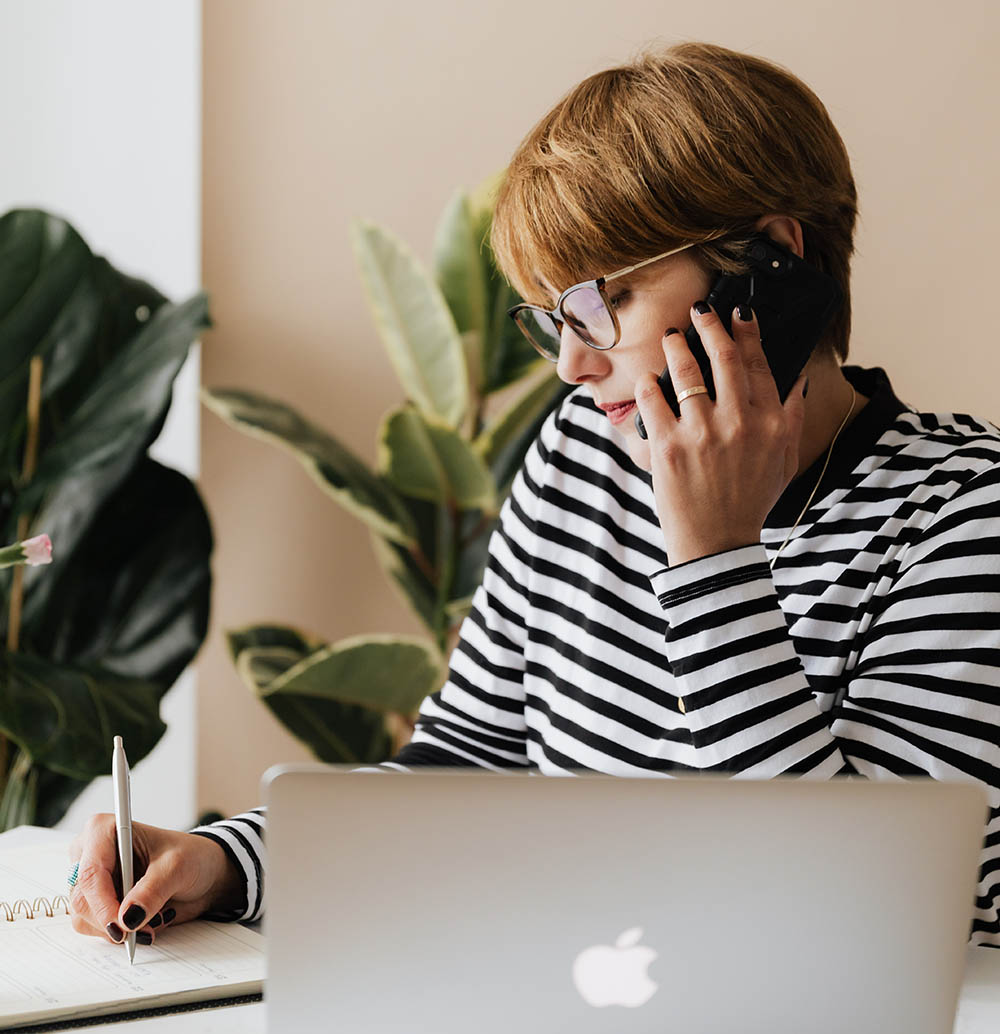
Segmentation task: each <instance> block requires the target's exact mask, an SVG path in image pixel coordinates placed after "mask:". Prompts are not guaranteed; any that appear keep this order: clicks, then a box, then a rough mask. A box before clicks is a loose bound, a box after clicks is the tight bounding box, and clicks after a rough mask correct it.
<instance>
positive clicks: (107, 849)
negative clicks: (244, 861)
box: [69, 815, 245, 943]
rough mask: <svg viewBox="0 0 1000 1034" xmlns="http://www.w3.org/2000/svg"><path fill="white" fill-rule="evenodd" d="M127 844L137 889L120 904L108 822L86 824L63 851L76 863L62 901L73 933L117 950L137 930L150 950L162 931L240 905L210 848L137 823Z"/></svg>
mask: <svg viewBox="0 0 1000 1034" xmlns="http://www.w3.org/2000/svg"><path fill="white" fill-rule="evenodd" d="M132 843H133V852H134V855H135V873H136V883H135V886H134V887H133V888H132V890H131V891H130V892H129V893H128V894H127V895H126V896H125V900H124V901H122V900H121V899H120V894H119V888H120V880H121V869H120V866H119V864H118V841H117V838H116V834H115V817H114V815H94V816H92V817H91V818H90V819H89V820H88V821H87V824H86V825H85V826H84V828H83V831H82V832H81V833H80V835H79V836H78V837H77V838H76V839H75V840H74V841H73V843H72V844H71V845H70V858H71V860H72V861H74V862H79V870H78V872H77V880H76V884H75V886H74V887H73V889H72V891H71V892H70V896H69V902H70V914H71V915H72V919H73V928H74V929H75V930H76V931H77V932H78V933H85V934H92V935H94V936H98V937H108V938H110V939H111V940H112V941H115V942H119V943H120V942H121V941H122V940H123V939H124V937H125V934H126V933H128V932H129V931H131V930H137V931H139V934H138V937H137V939H138V940H139V941H140V943H152V941H153V939H154V938H155V937H156V933H157V931H158V930H160V929H163V927H164V926H166V925H168V924H176V923H183V922H184V921H185V920H188V919H194V918H196V917H197V916H199V915H202V914H203V913H205V912H209V911H211V912H225V911H230V910H232V909H235V908H237V907H238V906H239V905H240V903H241V900H242V896H243V895H244V894H245V888H244V885H243V883H242V880H241V877H240V874H239V872H238V871H237V869H236V866H234V865H233V864H232V863H231V862H230V861H229V859H228V858H227V856H226V853H225V852H224V851H223V849H222V848H221V847H220V846H219V845H218V844H217V843H215V842H214V841H212V840H209V839H208V838H207V837H202V836H195V835H194V834H192V833H179V832H176V831H175V830H172V829H158V828H157V827H155V826H145V825H142V824H141V823H138V822H136V823H133V825H132Z"/></svg>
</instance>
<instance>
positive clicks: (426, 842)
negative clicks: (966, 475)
mask: <svg viewBox="0 0 1000 1034" xmlns="http://www.w3.org/2000/svg"><path fill="white" fill-rule="evenodd" d="M265 788H266V797H267V802H268V808H269V819H268V826H269V835H268V843H269V866H268V878H269V881H270V882H269V897H270V904H269V908H268V913H267V915H266V917H265V932H266V933H267V937H268V952H269V963H268V980H267V987H266V992H265V1002H266V1009H267V1020H268V1030H269V1031H272V1032H282V1034H285V1032H299V1031H302V1032H306V1031H308V1032H316V1031H335V1032H338V1034H402V1032H407V1031H413V1032H419V1034H425V1032H426V1034H430V1032H434V1034H494V1032H496V1034H499V1032H503V1034H510V1032H511V1031H517V1032H523V1034H536V1032H538V1034H542V1032H544V1034H554V1032H562V1031H567V1032H569V1031H572V1032H574V1034H575V1032H580V1034H587V1032H598V1031H599V1032H601V1034H609V1032H610V1034H632V1032H634V1034H653V1032H656V1034H665V1032H677V1034H758V1032H759V1034H845V1032H850V1034H868V1032H871V1034H951V1031H952V1025H953V1022H954V1015H955V1007H956V1002H957V997H958V992H959V987H960V983H961V979H962V973H963V964H964V961H965V948H966V942H967V939H968V935H969V929H970V923H971V915H972V908H973V902H974V893H975V882H976V873H977V862H978V857H979V850H980V846H981V841H982V836H983V823H984V819H985V815H986V808H987V800H986V794H985V792H984V790H983V789H982V788H981V787H978V786H972V785H962V784H945V783H939V782H931V781H927V782H916V783H870V782H861V781H836V782H832V783H817V782H802V781H799V780H795V781H791V780H789V781H785V780H779V781H769V782H748V781H734V780H728V779H703V778H698V779H683V780H674V779H616V778H608V777H600V776H584V777H580V778H570V779H554V778H543V777H538V776H534V777H532V776H530V775H528V774H525V773H519V774H509V775H508V774H491V773H486V772H475V773H468V772H461V773H454V772H440V771H435V772H420V773H416V774H413V775H396V774H385V773H371V774H365V773H356V772H355V773H349V772H346V771H343V770H337V769H331V768H327V767H321V766H295V767H286V768H280V769H272V770H271V771H270V772H269V773H268V774H267V775H266V776H265Z"/></svg>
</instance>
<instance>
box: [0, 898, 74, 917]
mask: <svg viewBox="0 0 1000 1034" xmlns="http://www.w3.org/2000/svg"><path fill="white" fill-rule="evenodd" d="M59 909H61V910H62V913H63V914H64V915H69V898H68V897H66V895H65V894H57V895H56V896H55V897H54V898H51V899H50V898H35V900H34V901H29V900H28V899H27V898H18V899H17V901H11V902H7V901H0V915H2V916H3V918H4V919H6V920H7V922H8V923H13V922H14V920H16V919H18V918H23V919H40V918H41V917H42V916H46V917H47V918H49V919H51V918H52V916H54V915H55V914H56V912H57V911H58V910H59Z"/></svg>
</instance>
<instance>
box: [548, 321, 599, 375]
mask: <svg viewBox="0 0 1000 1034" xmlns="http://www.w3.org/2000/svg"><path fill="white" fill-rule="evenodd" d="M607 365H608V358H607V355H606V354H605V353H604V352H602V351H600V350H599V349H596V348H591V347H590V345H588V344H586V343H585V342H584V341H583V339H582V338H581V337H580V336H579V335H578V334H577V333H576V332H575V331H574V330H573V329H572V328H571V327H570V325H569V324H568V323H564V324H563V326H562V334H561V335H560V337H559V361H558V362H557V363H556V373H557V374H558V376H559V379H560V380H561V381H565V382H566V383H567V384H583V383H584V381H590V380H595V379H597V378H598V377H600V376H602V367H603V366H607Z"/></svg>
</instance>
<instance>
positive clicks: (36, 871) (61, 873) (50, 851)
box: [0, 844, 71, 905]
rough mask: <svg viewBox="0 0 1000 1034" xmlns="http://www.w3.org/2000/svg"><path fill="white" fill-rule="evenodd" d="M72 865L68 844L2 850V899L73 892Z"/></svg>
mask: <svg viewBox="0 0 1000 1034" xmlns="http://www.w3.org/2000/svg"><path fill="white" fill-rule="evenodd" d="M70 868H71V865H70V860H69V853H68V852H67V850H66V848H65V847H61V846H60V847H53V846H48V845H44V844H43V845H40V846H33V847H17V848H11V849H10V850H6V851H0V901H6V902H8V903H9V904H11V905H13V903H14V902H15V901H16V900H17V899H18V898H27V899H28V900H29V901H33V900H34V899H35V898H37V897H46V898H50V899H51V898H53V897H55V896H56V895H57V894H65V895H67V896H68V895H69V884H68V883H67V882H66V877H67V876H68V875H69V871H70Z"/></svg>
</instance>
